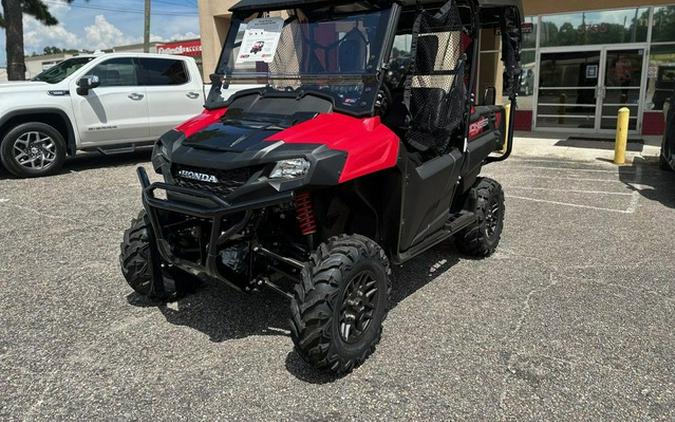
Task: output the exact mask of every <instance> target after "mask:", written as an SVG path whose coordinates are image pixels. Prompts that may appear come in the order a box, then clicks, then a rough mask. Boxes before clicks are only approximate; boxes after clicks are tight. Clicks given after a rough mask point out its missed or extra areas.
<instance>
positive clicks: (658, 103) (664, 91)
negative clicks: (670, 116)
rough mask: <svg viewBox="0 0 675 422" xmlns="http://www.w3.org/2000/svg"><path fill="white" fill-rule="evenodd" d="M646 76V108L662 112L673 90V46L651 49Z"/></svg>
mask: <svg viewBox="0 0 675 422" xmlns="http://www.w3.org/2000/svg"><path fill="white" fill-rule="evenodd" d="M647 75H648V76H649V80H648V83H647V108H648V109H650V110H653V111H659V110H663V104H664V103H665V102H666V100H667V99H668V98H670V96H671V95H672V94H673V90H675V44H665V45H653V46H652V47H651V53H650V54H649V68H648V71H647Z"/></svg>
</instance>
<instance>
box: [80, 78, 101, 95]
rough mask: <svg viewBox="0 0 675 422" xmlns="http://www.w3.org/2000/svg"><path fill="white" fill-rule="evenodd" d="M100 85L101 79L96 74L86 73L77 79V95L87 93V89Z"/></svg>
mask: <svg viewBox="0 0 675 422" xmlns="http://www.w3.org/2000/svg"><path fill="white" fill-rule="evenodd" d="M100 85H101V80H100V79H99V78H98V76H96V75H87V76H85V77H84V78H82V79H80V80H79V81H77V93H78V94H79V95H89V91H91V90H92V89H94V88H97V87H99V86H100Z"/></svg>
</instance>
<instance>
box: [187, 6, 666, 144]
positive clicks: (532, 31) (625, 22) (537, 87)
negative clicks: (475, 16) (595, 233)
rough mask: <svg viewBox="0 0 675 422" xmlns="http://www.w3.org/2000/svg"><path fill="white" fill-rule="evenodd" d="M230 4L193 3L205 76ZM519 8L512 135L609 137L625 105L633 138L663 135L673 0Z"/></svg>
mask: <svg viewBox="0 0 675 422" xmlns="http://www.w3.org/2000/svg"><path fill="white" fill-rule="evenodd" d="M235 3H236V1H223V0H200V1H199V10H200V25H201V32H202V45H203V63H204V73H205V76H207V75H208V74H209V73H211V72H212V71H213V69H215V67H216V62H217V60H218V57H219V55H220V49H221V46H222V44H223V42H224V40H225V35H226V33H227V29H228V28H229V23H230V15H229V13H228V9H229V8H230V7H231V6H232V5H233V4H235ZM523 6H524V9H525V14H526V18H525V24H524V25H523V32H524V38H525V39H524V44H523V54H522V64H523V78H522V84H521V88H520V99H519V110H518V111H517V114H516V129H517V130H522V131H533V130H536V131H547V132H564V133H575V134H599V135H603V134H610V133H611V132H612V131H613V130H614V128H615V126H616V115H617V111H618V109H619V108H621V107H624V106H625V107H628V108H629V109H630V111H631V118H630V129H631V131H632V133H633V134H634V135H635V134H642V135H660V134H662V133H663V130H664V121H663V120H664V119H663V112H662V110H663V104H664V102H665V100H666V99H667V98H668V97H669V96H670V94H671V93H672V92H673V88H675V2H674V0H666V1H658V0H652V1H636V0H604V1H602V2H599V1H594V2H591V1H587V0H586V1H584V0H564V1H559V2H552V1H550V0H523ZM483 35H484V36H483V39H482V43H481V50H482V51H481V60H480V70H479V72H480V73H479V87H480V88H479V89H481V90H482V89H483V88H485V87H488V86H495V87H496V88H497V91H498V92H499V91H500V87H501V81H500V79H501V77H500V76H499V75H500V73H501V69H500V68H501V65H500V63H501V62H500V60H499V56H498V54H499V53H498V51H499V48H500V46H499V39H500V37H497V36H496V34H494V33H484V34H483Z"/></svg>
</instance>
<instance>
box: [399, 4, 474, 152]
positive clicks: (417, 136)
mask: <svg viewBox="0 0 675 422" xmlns="http://www.w3.org/2000/svg"><path fill="white" fill-rule="evenodd" d="M415 28H416V29H415V30H414V31H413V40H414V41H413V46H414V47H413V51H414V55H415V66H414V69H413V72H412V75H411V76H410V77H409V80H408V84H407V89H406V100H405V102H406V105H407V107H408V110H409V112H410V116H411V124H410V129H409V130H408V133H407V134H406V141H407V143H408V144H409V145H410V146H412V147H413V148H414V149H416V150H418V151H420V152H425V153H426V152H429V153H430V154H431V155H432V156H433V155H438V154H442V153H446V152H447V151H448V150H449V147H450V141H451V137H452V134H453V132H454V131H455V129H457V127H458V126H460V125H461V122H462V117H463V116H464V111H465V110H464V100H465V99H464V96H465V95H466V93H465V89H464V48H463V43H462V31H461V22H459V23H458V22H457V21H456V19H455V17H453V16H451V14H449V15H447V16H446V15H440V16H439V15H435V16H432V15H430V14H428V13H422V14H420V16H419V17H418V21H417V22H416V24H415Z"/></svg>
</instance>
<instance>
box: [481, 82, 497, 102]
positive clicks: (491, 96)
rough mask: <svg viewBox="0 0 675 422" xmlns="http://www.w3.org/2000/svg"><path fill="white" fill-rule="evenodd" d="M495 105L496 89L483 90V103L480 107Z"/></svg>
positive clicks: (492, 87)
mask: <svg viewBox="0 0 675 422" xmlns="http://www.w3.org/2000/svg"><path fill="white" fill-rule="evenodd" d="M496 104H497V88H495V87H494V86H491V87H488V88H485V92H484V93H483V101H482V102H481V105H496Z"/></svg>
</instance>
